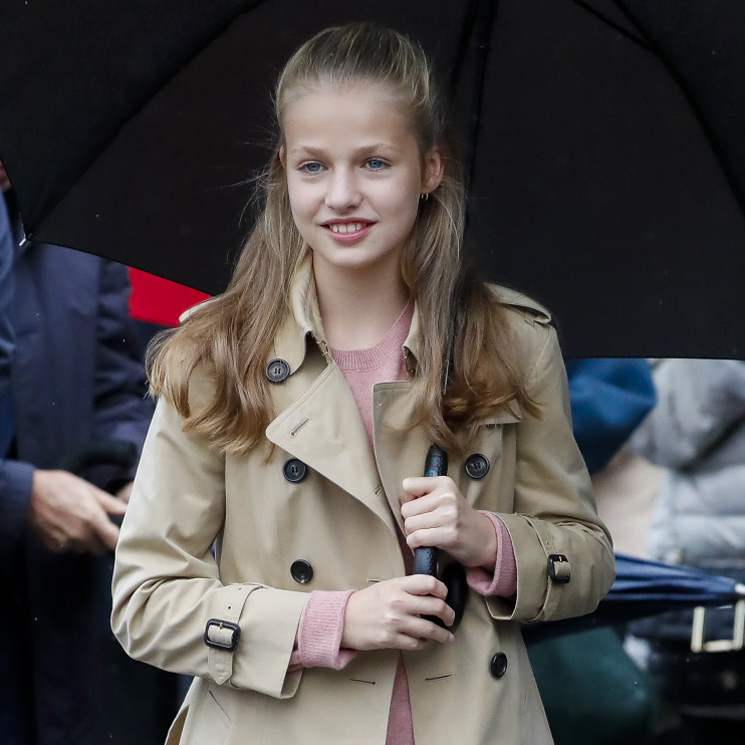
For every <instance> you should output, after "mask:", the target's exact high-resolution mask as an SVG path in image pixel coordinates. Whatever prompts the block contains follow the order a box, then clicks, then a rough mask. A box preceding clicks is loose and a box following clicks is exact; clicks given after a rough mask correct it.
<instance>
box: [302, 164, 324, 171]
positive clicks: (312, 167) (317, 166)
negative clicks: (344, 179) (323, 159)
mask: <svg viewBox="0 0 745 745" xmlns="http://www.w3.org/2000/svg"><path fill="white" fill-rule="evenodd" d="M322 168H323V166H322V165H321V164H320V163H316V162H315V161H312V162H310V163H303V165H302V166H300V170H301V171H305V172H306V173H319V172H320V170H321V169H322Z"/></svg>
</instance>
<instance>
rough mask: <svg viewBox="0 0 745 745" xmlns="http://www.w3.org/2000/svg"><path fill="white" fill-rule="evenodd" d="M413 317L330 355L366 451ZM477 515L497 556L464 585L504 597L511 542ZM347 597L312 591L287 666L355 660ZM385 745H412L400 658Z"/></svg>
mask: <svg viewBox="0 0 745 745" xmlns="http://www.w3.org/2000/svg"><path fill="white" fill-rule="evenodd" d="M413 314H414V303H413V301H412V300H410V301H409V302H408V303H407V305H406V307H405V308H404V309H403V310H402V311H401V314H400V315H399V317H398V318H397V319H396V321H395V323H394V324H393V326H392V327H391V328H390V330H389V331H388V333H387V334H386V335H385V337H384V338H383V339H382V340H381V341H380V342H379V343H378V344H376V345H375V346H374V347H372V348H370V349H360V350H351V351H349V350H339V349H332V350H331V354H332V356H333V358H334V360H335V362H336V363H337V365H339V368H340V370H341V371H342V373H343V374H344V377H345V378H346V381H347V383H348V385H349V388H350V389H351V391H352V394H353V395H354V398H355V401H356V402H357V407H358V409H359V411H360V416H361V417H362V421H363V422H364V424H365V429H366V430H367V436H368V439H369V440H370V446H371V447H372V389H373V386H374V385H375V383H382V382H386V381H392V380H406V379H407V378H408V373H407V371H406V365H405V363H404V356H403V353H402V345H403V342H404V340H405V339H406V337H407V335H408V333H409V327H410V326H411V319H412V317H413ZM483 514H484V515H486V516H487V517H488V518H489V519H490V520H491V522H492V525H493V526H494V530H495V532H496V535H497V553H496V556H494V557H493V559H492V561H491V562H490V563H489V565H488V566H485V567H473V568H470V569H468V571H467V573H466V576H467V579H468V584H469V586H470V587H472V588H473V589H474V590H475V591H476V592H478V593H480V594H481V595H502V596H505V597H509V596H511V595H514V594H515V592H516V590H517V569H516V565H515V553H514V550H513V547H512V541H511V539H510V535H509V533H508V532H507V528H506V527H505V526H504V523H503V522H502V521H501V520H500V519H499V518H498V517H496V516H494V515H492V514H491V513H488V512H484V513H483ZM399 543H400V544H401V548H402V551H403V552H404V563H405V565H406V568H407V573H410V572H411V567H412V564H413V558H412V552H411V550H410V549H409V548H408V546H407V545H406V541H405V538H404V536H402V535H399ZM353 592H354V590H347V591H343V592H328V591H323V590H315V591H313V592H311V593H310V595H309V596H308V602H307V603H306V604H305V608H304V609H303V613H302V616H301V617H300V625H299V626H298V631H297V638H296V648H295V650H294V652H293V653H292V657H291V658H290V664H291V665H301V666H303V667H330V668H334V669H336V670H340V669H342V668H343V667H345V666H346V665H347V664H348V663H349V661H350V660H351V659H352V658H353V657H354V656H355V654H356V652H354V651H352V650H350V649H344V648H342V647H341V637H342V632H343V629H344V612H345V609H346V605H347V600H348V599H349V596H350V595H351V594H352V593H353ZM386 745H414V730H413V726H412V720H411V703H410V701H409V685H408V681H407V679H406V668H405V667H404V664H403V658H399V663H398V668H397V670H396V677H395V680H394V684H393V695H392V697H391V706H390V712H389V716H388V734H387V737H386Z"/></svg>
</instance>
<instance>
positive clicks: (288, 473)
mask: <svg viewBox="0 0 745 745" xmlns="http://www.w3.org/2000/svg"><path fill="white" fill-rule="evenodd" d="M282 473H283V474H284V475H285V478H286V479H287V480H288V481H290V482H292V483H293V484H296V483H297V482H298V481H302V480H303V479H304V478H305V477H306V475H307V473H308V467H307V466H306V465H305V463H303V461H301V460H298V459H297V458H290V460H288V461H287V463H285V464H284V466H282Z"/></svg>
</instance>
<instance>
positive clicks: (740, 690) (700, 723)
mask: <svg viewBox="0 0 745 745" xmlns="http://www.w3.org/2000/svg"><path fill="white" fill-rule="evenodd" d="M654 380H655V384H656V386H657V389H658V394H659V403H658V404H657V406H656V407H655V409H654V410H653V411H652V413H651V414H650V415H649V416H648V417H647V419H645V421H644V422H643V423H642V424H641V426H640V427H639V429H638V430H637V431H636V433H635V434H634V435H633V437H632V446H633V447H634V449H635V450H636V452H637V453H639V454H640V455H641V456H643V457H645V458H647V459H649V460H650V461H651V462H653V463H656V464H658V465H660V466H664V467H665V468H666V469H667V472H666V475H665V476H664V478H663V481H662V484H661V487H660V491H659V496H658V499H657V502H656V504H655V508H654V513H653V516H652V522H651V526H650V531H649V536H648V543H647V550H648V554H649V556H650V557H651V558H653V559H657V560H659V561H665V562H669V563H674V564H686V565H688V566H694V567H698V568H700V569H704V570H707V571H710V572H712V573H714V574H720V575H724V576H728V577H733V578H735V579H737V580H739V581H740V582H745V362H740V361H734V360H679V359H670V360H662V361H659V362H658V363H656V366H655V369H654ZM692 618H693V611H680V612H675V613H668V614H664V615H662V616H657V617H654V618H652V619H649V620H646V621H644V622H637V623H636V624H634V627H633V631H634V634H635V635H637V636H641V637H643V638H646V639H648V640H649V646H650V655H649V671H650V674H651V675H652V676H653V678H654V680H655V681H656V683H657V685H658V687H659V690H660V693H661V696H662V698H663V700H664V701H666V702H667V704H668V706H669V708H670V710H671V713H672V714H674V719H673V726H672V727H671V728H670V731H669V733H668V734H667V735H666V736H665V737H666V738H667V739H665V740H664V742H671V743H673V742H674V743H676V745H693V744H695V745H699V743H701V744H703V743H706V744H707V745H708V744H709V743H717V745H734V744H735V743H745V721H744V720H745V651H744V650H742V649H740V650H736V649H732V650H730V651H718V652H707V651H702V652H700V653H695V654H694V653H693V652H692V651H691V634H692ZM706 618H707V621H706V636H707V637H708V638H709V639H711V638H714V639H727V638H729V639H731V638H732V635H733V623H734V614H733V610H732V609H731V608H729V609H712V610H707V612H706Z"/></svg>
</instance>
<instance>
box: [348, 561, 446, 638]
mask: <svg viewBox="0 0 745 745" xmlns="http://www.w3.org/2000/svg"><path fill="white" fill-rule="evenodd" d="M446 596H447V587H445V585H444V584H443V583H442V582H440V580H438V579H436V578H435V577H429V576H427V575H425V574H414V575H410V576H408V577H396V578H395V579H387V580H383V581H382V582H376V583H375V584H374V585H370V587H366V588H365V589H364V590H358V591H357V592H355V593H352V594H351V595H350V596H349V600H348V601H347V608H346V611H345V613H344V631H343V632H342V637H341V646H342V647H346V648H347V649H359V650H370V649H407V650H408V649H423V648H424V647H425V646H426V644H427V642H428V641H429V640H430V639H431V640H433V641H436V642H441V643H447V642H451V641H453V639H454V638H455V637H454V636H453V635H452V633H450V632H449V631H448V630H447V629H443V628H441V627H440V626H438V625H437V624H435V623H432V621H427V620H426V619H425V618H421V616H423V615H424V616H438V617H439V618H441V619H442V620H443V621H444V623H445V625H447V626H450V625H451V624H452V623H453V621H454V620H455V613H453V609H452V608H451V607H450V606H449V605H447V603H445V597H446Z"/></svg>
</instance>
